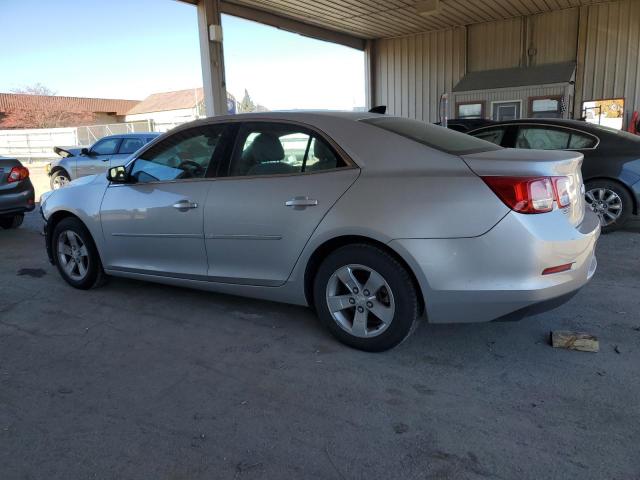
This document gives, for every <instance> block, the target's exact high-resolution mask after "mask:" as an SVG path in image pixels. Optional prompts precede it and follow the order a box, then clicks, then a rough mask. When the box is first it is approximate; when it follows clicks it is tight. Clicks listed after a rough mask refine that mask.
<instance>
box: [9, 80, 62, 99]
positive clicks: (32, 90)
mask: <svg viewBox="0 0 640 480" xmlns="http://www.w3.org/2000/svg"><path fill="white" fill-rule="evenodd" d="M10 92H11V93H18V94H21V95H45V96H48V97H51V96H53V95H55V94H56V93H58V92H56V91H55V90H51V89H50V88H49V87H47V86H46V85H43V84H41V83H34V84H33V85H25V86H24V87H22V88H14V89H12V90H10Z"/></svg>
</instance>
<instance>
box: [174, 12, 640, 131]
mask: <svg viewBox="0 0 640 480" xmlns="http://www.w3.org/2000/svg"><path fill="white" fill-rule="evenodd" d="M182 1H186V2H187V3H192V4H194V5H197V8H198V20H199V28H200V39H201V51H202V66H203V76H204V86H205V91H206V92H207V95H206V97H207V98H206V106H207V112H208V114H209V115H212V114H217V113H222V112H224V111H225V102H224V98H225V92H224V89H225V82H224V55H223V48H222V44H223V42H222V36H221V31H220V27H219V25H220V14H221V13H226V14H229V15H234V16H237V17H241V18H245V19H248V20H253V21H256V22H259V23H263V24H267V25H271V26H274V27H277V28H281V29H284V30H288V31H291V32H295V33H299V34H302V35H306V36H309V37H314V38H317V39H321V40H326V41H330V42H335V43H338V44H342V45H346V46H349V47H352V48H357V49H360V50H363V51H364V52H365V54H366V62H365V65H366V72H365V79H366V91H367V96H366V98H367V103H368V105H372V104H385V105H387V106H388V111H389V112H390V113H392V114H396V115H403V116H408V117H413V118H418V119H424V120H427V121H436V120H437V119H438V99H439V97H440V95H441V94H443V93H450V92H453V91H454V89H455V87H456V85H457V84H458V83H459V82H460V81H461V80H462V79H463V78H464V77H465V75H467V74H469V73H473V72H482V71H493V70H495V71H499V70H501V69H517V68H522V69H528V68H532V67H539V66H543V65H554V64H560V63H564V64H567V63H573V64H574V65H575V74H574V75H575V77H574V78H575V80H572V81H571V82H570V84H571V88H569V89H567V90H566V98H563V99H562V104H563V108H564V110H563V112H564V116H574V117H580V116H581V113H582V106H583V101H592V100H608V99H623V100H624V104H625V108H624V120H625V124H627V123H628V121H629V119H630V117H631V115H632V113H633V111H637V110H639V109H640V82H639V79H640V1H638V0H615V1H607V0H418V1H414V0H388V1H380V0H362V1H358V0H233V1H230V0H182ZM530 87H531V89H529V91H530V92H535V93H539V94H540V95H538V96H536V97H535V98H544V96H545V95H549V97H550V98H556V95H555V94H554V95H551V93H548V90H544V89H543V88H541V86H540V85H537V84H532V85H530ZM536 89H537V90H536ZM491 90H492V91H494V90H497V96H498V98H499V97H500V93H501V92H500V90H501V89H500V88H493V89H491ZM502 93H503V95H502V96H503V97H504V96H505V95H506V96H507V98H508V96H509V95H513V94H512V93H509V92H502ZM531 94H532V95H533V93H531ZM477 96H478V98H480V97H482V92H478V95H477ZM471 98H473V94H472V95H471ZM530 98H534V97H528V98H527V99H521V100H520V101H521V102H523V103H526V102H527V100H528V99H530ZM509 100H511V98H509ZM480 101H481V100H478V102H480ZM483 101H484V100H483ZM456 108H457V106H456V104H455V102H451V103H450V106H449V112H448V114H449V116H457V113H458V112H457V111H456ZM487 110H488V109H487ZM484 116H485V117H490V112H485V113H484Z"/></svg>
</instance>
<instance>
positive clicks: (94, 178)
mask: <svg viewBox="0 0 640 480" xmlns="http://www.w3.org/2000/svg"><path fill="white" fill-rule="evenodd" d="M100 179H103V180H104V181H105V182H106V181H107V174H106V173H101V174H96V175H87V176H86V177H80V178H76V179H75V180H72V181H70V182H69V183H68V184H67V185H65V187H64V188H69V187H79V186H81V185H87V184H89V183H93V182H96V183H97V182H99V181H100Z"/></svg>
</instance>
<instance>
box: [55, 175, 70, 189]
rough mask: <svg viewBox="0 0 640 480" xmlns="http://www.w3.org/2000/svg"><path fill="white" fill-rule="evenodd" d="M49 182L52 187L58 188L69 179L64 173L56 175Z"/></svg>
mask: <svg viewBox="0 0 640 480" xmlns="http://www.w3.org/2000/svg"><path fill="white" fill-rule="evenodd" d="M51 183H52V187H53V189H54V190H58V189H59V188H62V187H64V186H65V185H67V184H68V183H69V179H68V178H67V177H65V176H64V175H58V176H57V177H55V178H54V179H53V180H52V181H51Z"/></svg>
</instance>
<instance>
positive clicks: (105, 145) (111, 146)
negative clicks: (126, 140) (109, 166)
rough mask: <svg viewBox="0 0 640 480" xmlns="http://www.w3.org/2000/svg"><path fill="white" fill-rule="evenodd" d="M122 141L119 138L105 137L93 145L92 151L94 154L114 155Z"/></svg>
mask: <svg viewBox="0 0 640 480" xmlns="http://www.w3.org/2000/svg"><path fill="white" fill-rule="evenodd" d="M119 143H120V139H119V138H105V139H103V140H100V141H99V142H98V143H96V144H95V145H94V146H93V147H91V153H92V154H94V155H113V154H114V153H116V148H118V144H119Z"/></svg>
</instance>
